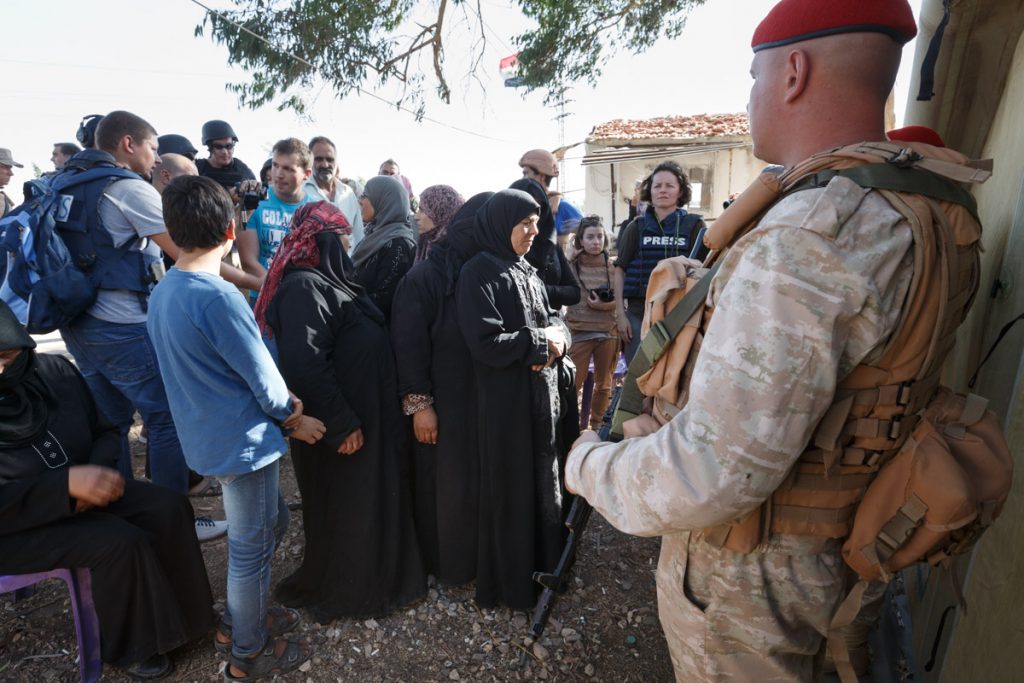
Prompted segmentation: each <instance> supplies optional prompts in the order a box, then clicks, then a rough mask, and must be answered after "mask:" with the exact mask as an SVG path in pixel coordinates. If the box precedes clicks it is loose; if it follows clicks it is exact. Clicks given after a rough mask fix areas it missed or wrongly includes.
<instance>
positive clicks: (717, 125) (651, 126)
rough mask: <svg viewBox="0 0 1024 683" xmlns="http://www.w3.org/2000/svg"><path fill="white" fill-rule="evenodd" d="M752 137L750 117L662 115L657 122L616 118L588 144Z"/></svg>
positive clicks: (599, 127)
mask: <svg viewBox="0 0 1024 683" xmlns="http://www.w3.org/2000/svg"><path fill="white" fill-rule="evenodd" d="M749 134H750V123H749V121H748V119H747V115H746V114H743V113H740V114H695V115H693V116H659V117H657V118H653V119H614V120H612V121H608V122H607V123H601V124H598V125H596V126H594V130H593V131H591V133H590V137H589V138H587V141H588V142H600V143H602V144H606V145H615V144H624V143H628V142H635V141H640V140H643V141H645V142H651V141H665V142H668V141H671V142H678V141H681V140H695V139H706V140H713V139H721V138H730V137H735V136H744V135H749Z"/></svg>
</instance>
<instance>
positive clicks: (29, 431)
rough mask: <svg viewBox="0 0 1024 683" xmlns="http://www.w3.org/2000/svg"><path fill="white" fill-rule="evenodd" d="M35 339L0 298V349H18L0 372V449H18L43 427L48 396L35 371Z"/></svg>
mask: <svg viewBox="0 0 1024 683" xmlns="http://www.w3.org/2000/svg"><path fill="white" fill-rule="evenodd" d="M35 347H36V343H35V341H34V340H33V339H32V337H31V336H29V334H28V332H26V331H25V328H24V327H22V325H21V323H19V322H18V319H17V318H16V317H14V313H13V312H12V311H11V309H10V308H9V307H8V306H7V304H6V303H4V302H3V301H0V351H10V350H11V349H22V352H21V353H20V354H18V357H17V358H16V359H14V362H12V363H11V364H10V365H8V366H7V368H6V369H5V370H4V371H3V373H0V448H22V447H24V446H27V445H28V444H30V443H32V441H33V440H35V438H36V437H37V436H38V435H39V434H40V433H41V432H42V431H43V430H44V429H46V422H47V420H48V419H49V416H50V410H49V406H50V402H51V401H52V396H51V394H50V390H49V388H48V387H47V386H46V382H44V381H43V378H42V377H40V376H39V373H38V372H36V365H37V363H36V352H35V351H33V349H34V348H35Z"/></svg>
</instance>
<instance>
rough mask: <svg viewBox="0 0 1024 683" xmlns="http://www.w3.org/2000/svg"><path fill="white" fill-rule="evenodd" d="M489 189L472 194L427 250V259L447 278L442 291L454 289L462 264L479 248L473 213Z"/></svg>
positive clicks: (451, 291) (484, 201)
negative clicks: (441, 235) (440, 237)
mask: <svg viewBox="0 0 1024 683" xmlns="http://www.w3.org/2000/svg"><path fill="white" fill-rule="evenodd" d="M493 195H494V193H493V192H481V193H480V194H476V195H473V196H472V197H470V198H469V201H467V202H466V203H465V204H463V205H462V206H461V207H459V210H458V211H456V212H455V215H454V216H452V220H451V222H449V223H448V229H447V230H446V231H445V236H444V237H443V238H442V239H441V241H440V242H438V243H437V244H435V245H434V247H433V248H432V249H431V250H430V253H429V255H428V256H427V260H428V261H430V262H431V263H433V264H435V265H436V266H437V267H438V268H440V269H441V271H442V272H444V273H445V276H446V277H447V281H448V284H447V285H446V287H445V293H446V294H453V293H454V292H455V283H456V282H457V281H458V279H459V271H460V270H462V264H464V263H465V262H466V261H468V260H469V259H471V258H472V257H473V256H475V255H476V253H477V252H478V251H480V243H479V241H477V238H476V212H477V211H478V210H479V209H480V207H481V206H483V205H484V204H485V203H486V202H487V200H488V199H490V198H491V197H492V196H493Z"/></svg>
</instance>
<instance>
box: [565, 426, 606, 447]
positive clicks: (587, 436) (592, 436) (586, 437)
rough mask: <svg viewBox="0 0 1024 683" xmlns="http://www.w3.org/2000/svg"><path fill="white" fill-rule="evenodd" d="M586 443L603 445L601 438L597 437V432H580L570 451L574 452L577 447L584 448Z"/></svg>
mask: <svg viewBox="0 0 1024 683" xmlns="http://www.w3.org/2000/svg"><path fill="white" fill-rule="evenodd" d="M585 443H601V437H600V436H598V435H597V432H595V431H592V430H590V429H588V430H587V431H585V432H580V436H579V438H578V439H576V440H575V441H573V442H572V448H570V449H569V451H570V452H572V451H573V450H575V449H576V447H577V446H582V445H583V444H585Z"/></svg>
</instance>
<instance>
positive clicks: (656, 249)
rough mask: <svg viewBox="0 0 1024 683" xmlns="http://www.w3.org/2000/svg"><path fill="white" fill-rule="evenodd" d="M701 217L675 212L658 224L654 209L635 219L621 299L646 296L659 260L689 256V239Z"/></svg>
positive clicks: (690, 247)
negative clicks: (633, 249)
mask: <svg viewBox="0 0 1024 683" xmlns="http://www.w3.org/2000/svg"><path fill="white" fill-rule="evenodd" d="M700 221H701V217H700V216H698V215H697V214H695V213H687V212H686V210H685V209H676V211H675V213H673V214H670V215H668V216H666V217H665V220H663V221H662V222H661V225H658V219H657V217H656V216H655V214H654V209H653V208H648V209H647V213H645V214H644V215H643V216H638V217H637V218H636V219H635V222H636V223H637V228H638V232H639V234H638V235H637V248H636V254H635V255H634V256H633V260H632V261H630V263H629V267H628V268H626V274H625V278H624V279H623V283H622V296H623V297H625V298H627V299H642V298H643V297H644V296H645V295H646V294H647V282H648V280H650V279H651V273H652V272H653V271H654V267H655V266H656V265H658V261H661V260H662V259H666V258H672V257H674V256H689V255H690V251H691V250H692V249H693V243H692V240H691V236H692V234H693V232H694V230H695V228H696V227H697V225H698V224H699V223H700Z"/></svg>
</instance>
